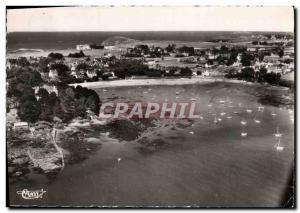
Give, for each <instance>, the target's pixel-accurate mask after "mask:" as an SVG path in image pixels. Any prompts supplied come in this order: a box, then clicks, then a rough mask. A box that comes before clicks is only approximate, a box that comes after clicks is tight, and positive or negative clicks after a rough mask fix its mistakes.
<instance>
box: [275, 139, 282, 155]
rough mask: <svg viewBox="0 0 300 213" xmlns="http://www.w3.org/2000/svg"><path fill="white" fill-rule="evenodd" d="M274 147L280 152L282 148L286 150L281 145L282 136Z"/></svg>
mask: <svg viewBox="0 0 300 213" xmlns="http://www.w3.org/2000/svg"><path fill="white" fill-rule="evenodd" d="M274 147H275V149H276V150H277V151H279V152H281V151H282V150H284V147H283V146H281V145H280V138H279V140H278V142H277V143H276V144H275V146H274Z"/></svg>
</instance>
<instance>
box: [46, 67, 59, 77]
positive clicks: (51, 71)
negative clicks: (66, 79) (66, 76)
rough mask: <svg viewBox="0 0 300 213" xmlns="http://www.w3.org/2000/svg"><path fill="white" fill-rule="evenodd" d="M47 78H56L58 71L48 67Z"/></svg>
mask: <svg viewBox="0 0 300 213" xmlns="http://www.w3.org/2000/svg"><path fill="white" fill-rule="evenodd" d="M48 76H49V78H51V79H56V78H57V77H58V72H57V70H56V69H50V70H49V74H48Z"/></svg>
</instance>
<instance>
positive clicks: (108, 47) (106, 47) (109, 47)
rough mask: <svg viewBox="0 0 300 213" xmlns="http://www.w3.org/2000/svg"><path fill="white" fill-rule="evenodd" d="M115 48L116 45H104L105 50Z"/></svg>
mask: <svg viewBox="0 0 300 213" xmlns="http://www.w3.org/2000/svg"><path fill="white" fill-rule="evenodd" d="M115 48H116V47H115V46H104V49H105V50H114V49H115Z"/></svg>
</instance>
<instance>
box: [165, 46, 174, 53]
mask: <svg viewBox="0 0 300 213" xmlns="http://www.w3.org/2000/svg"><path fill="white" fill-rule="evenodd" d="M175 49H176V44H169V45H168V46H167V47H166V51H167V52H168V53H171V52H174V51H175Z"/></svg>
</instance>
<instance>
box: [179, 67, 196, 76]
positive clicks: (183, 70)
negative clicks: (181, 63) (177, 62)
mask: <svg viewBox="0 0 300 213" xmlns="http://www.w3.org/2000/svg"><path fill="white" fill-rule="evenodd" d="M180 74H181V75H183V76H191V75H192V74H193V72H192V70H191V69H190V68H188V67H184V68H181V69H180Z"/></svg>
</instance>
